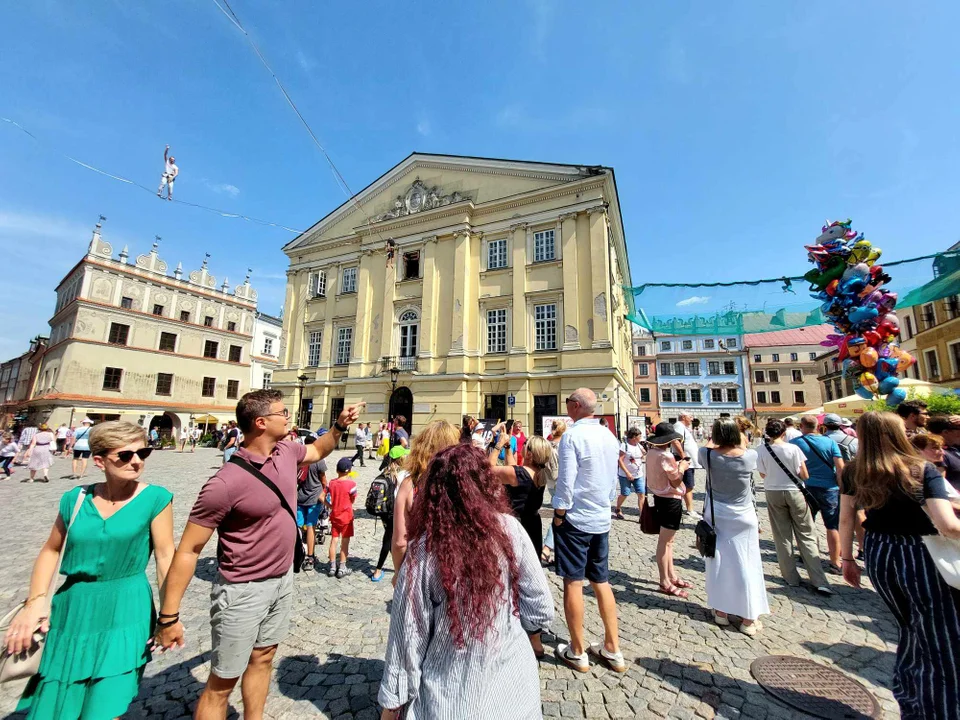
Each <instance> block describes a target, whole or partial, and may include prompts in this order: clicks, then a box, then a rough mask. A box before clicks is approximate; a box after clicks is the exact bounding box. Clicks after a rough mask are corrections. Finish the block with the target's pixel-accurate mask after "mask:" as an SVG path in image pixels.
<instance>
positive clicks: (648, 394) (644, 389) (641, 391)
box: [640, 388, 651, 403]
mask: <svg viewBox="0 0 960 720" xmlns="http://www.w3.org/2000/svg"><path fill="white" fill-rule="evenodd" d="M644 393H646V394H647V399H646V400H644V399H643V394H644ZM650 401H651V400H650V388H640V402H642V403H649V402H650Z"/></svg>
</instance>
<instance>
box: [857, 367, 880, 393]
mask: <svg viewBox="0 0 960 720" xmlns="http://www.w3.org/2000/svg"><path fill="white" fill-rule="evenodd" d="M860 384H861V385H862V386H863V387H865V388H866V389H867V390H869V391H870V394H871V395H872V394H873V393H875V392H876V391H877V387H878V386H879V383H878V382H877V378H876V376H875V375H874V374H873V373H871V372H865V373H861V374H860Z"/></svg>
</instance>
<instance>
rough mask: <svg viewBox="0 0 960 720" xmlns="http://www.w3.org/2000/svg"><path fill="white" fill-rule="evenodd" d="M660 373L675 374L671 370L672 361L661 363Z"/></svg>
mask: <svg viewBox="0 0 960 720" xmlns="http://www.w3.org/2000/svg"><path fill="white" fill-rule="evenodd" d="M660 374H661V375H673V373H672V372H671V371H670V363H660Z"/></svg>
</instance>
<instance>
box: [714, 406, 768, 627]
mask: <svg viewBox="0 0 960 720" xmlns="http://www.w3.org/2000/svg"><path fill="white" fill-rule="evenodd" d="M741 443H742V436H741V434H740V429H739V428H738V427H737V423H736V421H734V420H732V419H730V418H720V419H719V420H716V421H715V422H714V423H713V439H712V442H711V443H710V447H705V448H700V453H699V460H700V464H701V465H703V466H704V467H705V468H707V476H708V485H707V487H708V492H707V501H706V504H705V505H706V508H705V510H704V514H703V517H704V520H706V521H707V522H709V523H710V524H711V525H712V526H713V528H714V530H716V533H717V551H716V553H715V554H714V556H713V557H712V558H706V564H707V569H706V570H707V572H706V575H707V578H706V580H707V582H706V585H707V604H708V605H709V606H710V608H711V609H712V610H713V617H714V620H715V621H716V623H717V625H729V624H730V618H729V616H730V615H736V616H738V617H740V618H742V622H741V623H740V627H739V630H740V632H742V633H743V634H744V635H748V636H750V637H752V636H754V635H756V634H757V631H758V630H760V628H761V627H762V626H761V624H760V622H759V620H758V618H759V617H760V616H761V615H768V614H769V613H770V606H769V605H768V604H767V590H766V587H765V586H764V581H763V562H762V560H761V559H760V532H759V523H758V520H757V511H756V509H755V508H754V506H753V494H752V492H751V485H750V482H751V478H752V477H753V471H754V470H756V468H757V451H756V450H751V449H745V448H743V447H742V444H741ZM711 496H712V497H711ZM711 500H712V502H711Z"/></svg>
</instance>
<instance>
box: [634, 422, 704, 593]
mask: <svg viewBox="0 0 960 720" xmlns="http://www.w3.org/2000/svg"><path fill="white" fill-rule="evenodd" d="M682 442H683V436H682V435H681V434H680V433H678V432H677V431H676V430H674V429H673V425H671V424H670V423H669V422H662V423H658V424H657V426H656V427H655V428H654V431H653V434H652V435H650V436H649V437H647V444H648V445H649V448H648V450H647V458H646V475H647V489H648V490H649V491H650V492H651V493H653V500H652V502H653V513H654V515H655V516H656V518H657V524H658V525H659V526H660V533H659V535H658V537H657V554H656V557H657V572H658V573H659V575H660V585H659V591H660V592H661V593H663V594H665V595H672V596H674V597H678V598H681V599H683V600H686V599H687V597H689V593H687V589H688V588H691V587H693V586H692V585H691V584H690V583H688V582H687V581H685V580H683V579H682V578H681V577H680V576H679V575H678V574H677V569H676V568H675V567H674V565H673V539H674V537H675V536H676V534H677V530H679V529H680V524H681V522H682V521H683V494H684V493H685V492H686V486H685V485H684V484H683V473H684V472H685V471H686V470H687V468H688V467H689V460H686V459H685V458H684V455H683V445H682Z"/></svg>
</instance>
